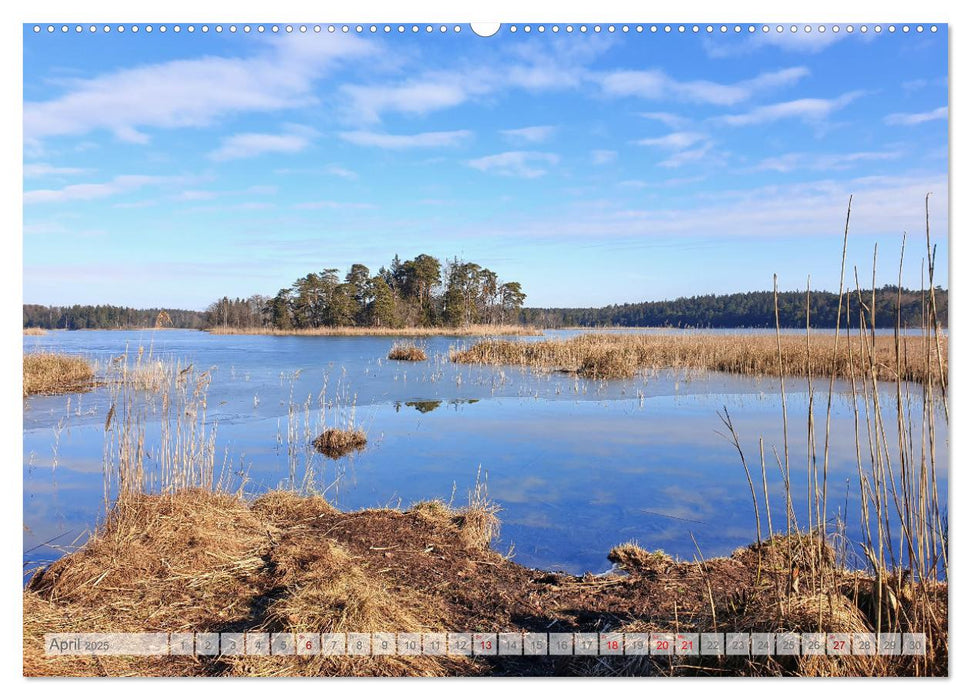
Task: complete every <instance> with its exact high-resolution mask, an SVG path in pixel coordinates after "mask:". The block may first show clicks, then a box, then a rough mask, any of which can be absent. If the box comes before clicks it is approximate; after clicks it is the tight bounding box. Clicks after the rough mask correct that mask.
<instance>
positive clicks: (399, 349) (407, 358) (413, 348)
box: [388, 342, 428, 362]
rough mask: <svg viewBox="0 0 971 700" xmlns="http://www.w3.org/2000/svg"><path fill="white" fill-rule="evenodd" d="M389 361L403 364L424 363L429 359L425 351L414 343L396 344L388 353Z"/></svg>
mask: <svg viewBox="0 0 971 700" xmlns="http://www.w3.org/2000/svg"><path fill="white" fill-rule="evenodd" d="M388 359H389V360H399V361H402V362H424V361H425V360H427V359H428V355H427V354H425V350H424V349H423V348H421V347H419V346H418V345H415V344H414V343H402V342H396V343H395V344H394V345H392V346H391V350H389V351H388Z"/></svg>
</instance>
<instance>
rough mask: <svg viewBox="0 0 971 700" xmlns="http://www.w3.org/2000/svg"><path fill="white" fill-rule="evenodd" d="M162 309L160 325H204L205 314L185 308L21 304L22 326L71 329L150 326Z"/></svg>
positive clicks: (175, 326) (177, 326)
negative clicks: (22, 313) (22, 309)
mask: <svg viewBox="0 0 971 700" xmlns="http://www.w3.org/2000/svg"><path fill="white" fill-rule="evenodd" d="M163 311H164V312H165V313H166V314H168V318H167V319H166V318H164V317H163V318H162V319H161V320H162V325H164V326H166V327H172V328H203V327H204V326H205V314H203V312H201V311H189V310H187V309H132V308H129V307H127V306H111V305H110V304H98V305H96V306H91V305H80V304H75V305H74V306H43V305H41V304H24V328H50V329H55V328H61V329H66V330H71V331H77V330H85V329H88V330H92V329H99V328H101V329H106V328H152V327H154V326H155V322H156V321H157V320H159V313H160V312H163Z"/></svg>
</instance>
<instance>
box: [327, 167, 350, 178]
mask: <svg viewBox="0 0 971 700" xmlns="http://www.w3.org/2000/svg"><path fill="white" fill-rule="evenodd" d="M325 170H326V172H327V173H328V174H329V175H336V176H337V177H342V178H344V179H345V180H356V179H357V173H356V172H354V171H353V170H348V169H347V168H344V167H341V166H340V165H328V166H327V167H326V168H325Z"/></svg>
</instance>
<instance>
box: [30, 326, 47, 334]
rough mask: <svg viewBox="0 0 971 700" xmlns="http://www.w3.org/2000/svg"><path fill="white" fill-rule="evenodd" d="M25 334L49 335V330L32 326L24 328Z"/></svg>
mask: <svg viewBox="0 0 971 700" xmlns="http://www.w3.org/2000/svg"><path fill="white" fill-rule="evenodd" d="M24 335H47V331H45V330H44V329H43V328H36V327H33V326H32V327H30V328H24Z"/></svg>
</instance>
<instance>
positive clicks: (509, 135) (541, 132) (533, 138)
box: [499, 126, 556, 143]
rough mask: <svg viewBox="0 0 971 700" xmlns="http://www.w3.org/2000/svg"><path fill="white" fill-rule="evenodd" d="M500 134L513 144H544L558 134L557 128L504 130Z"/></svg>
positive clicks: (534, 127)
mask: <svg viewBox="0 0 971 700" xmlns="http://www.w3.org/2000/svg"><path fill="white" fill-rule="evenodd" d="M499 133H501V134H502V135H503V136H504V137H506V139H507V140H509V141H511V142H513V143H542V142H543V141H547V140H549V139H550V138H551V137H552V136H553V134H554V133H556V127H555V126H526V127H523V128H522V129H503V130H502V131H500V132H499Z"/></svg>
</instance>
